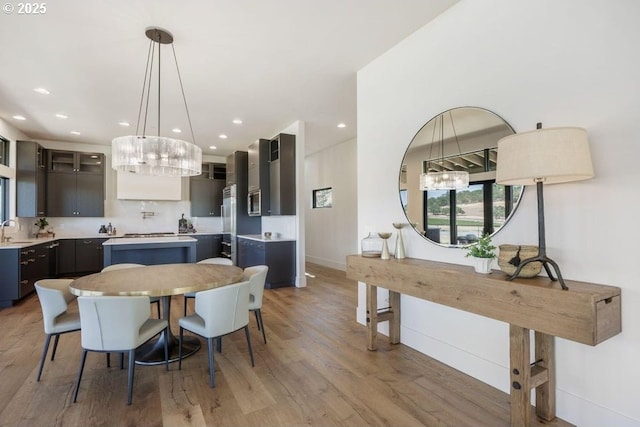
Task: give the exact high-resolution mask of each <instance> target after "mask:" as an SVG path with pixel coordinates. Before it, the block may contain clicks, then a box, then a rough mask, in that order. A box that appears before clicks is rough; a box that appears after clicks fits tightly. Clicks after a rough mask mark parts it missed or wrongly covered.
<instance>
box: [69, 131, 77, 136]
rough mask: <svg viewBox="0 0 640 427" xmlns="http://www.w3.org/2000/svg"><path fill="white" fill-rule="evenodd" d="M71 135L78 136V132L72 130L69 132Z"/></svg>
mask: <svg viewBox="0 0 640 427" xmlns="http://www.w3.org/2000/svg"><path fill="white" fill-rule="evenodd" d="M69 133H70V134H71V135H80V132H78V131H77V130H72V131H71V132H69Z"/></svg>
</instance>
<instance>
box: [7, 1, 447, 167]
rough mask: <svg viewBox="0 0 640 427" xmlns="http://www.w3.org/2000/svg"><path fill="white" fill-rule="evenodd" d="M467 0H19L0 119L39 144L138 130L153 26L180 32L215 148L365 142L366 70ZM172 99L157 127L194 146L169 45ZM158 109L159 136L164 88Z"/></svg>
mask: <svg viewBox="0 0 640 427" xmlns="http://www.w3.org/2000/svg"><path fill="white" fill-rule="evenodd" d="M456 1H457V0H321V1H319V0H268V1H265V0H226V1H225V0H207V1H205V0H190V1H184V2H179V1H176V0H155V1H152V0H92V1H83V0H66V1H57V2H47V3H44V4H45V5H46V11H45V12H44V13H41V14H37V15H36V14H19V13H18V10H17V7H18V3H14V5H15V6H16V9H14V10H13V12H12V13H7V12H6V10H5V13H3V15H2V19H1V20H0V40H1V41H2V44H3V47H2V50H1V53H0V60H1V61H2V71H1V72H0V117H2V118H3V119H5V120H6V121H7V122H8V123H10V124H11V125H13V126H14V127H16V128H17V129H19V130H20V131H22V132H23V133H24V134H26V135H27V136H28V137H29V138H31V139H39V140H56V141H71V142H82V143H91V144H100V145H110V143H111V139H113V138H114V137H116V136H123V135H132V134H136V122H137V117H138V108H139V105H140V99H141V92H142V86H143V80H144V71H145V64H146V61H147V51H148V48H149V40H148V39H147V37H146V36H145V34H144V33H145V29H146V28H148V27H152V26H156V27H161V28H164V29H167V30H168V31H170V32H171V33H172V34H173V36H174V43H173V46H174V48H175V52H176V55H177V60H178V65H179V69H180V75H181V77H182V82H183V86H184V91H185V96H186V101H187V105H188V109H189V114H190V116H191V122H192V125H193V131H194V134H195V141H196V143H197V144H198V145H200V146H201V147H202V148H203V153H204V154H209V155H221V156H226V155H227V154H229V153H230V152H232V151H234V150H236V149H241V150H242V149H246V147H247V146H248V145H249V144H250V143H251V142H252V141H254V140H256V139H257V138H270V137H272V136H274V135H275V134H277V133H278V132H279V131H281V130H282V129H284V128H286V127H287V126H289V125H290V124H292V123H294V122H295V121H297V120H302V121H304V122H305V126H306V127H305V137H306V138H305V139H306V151H307V153H313V152H315V151H318V150H320V149H323V148H326V147H328V146H330V145H333V144H336V143H340V142H343V141H347V140H349V139H352V138H355V137H356V129H357V123H356V72H357V71H358V70H359V69H361V68H362V67H364V66H365V65H367V64H368V63H369V62H371V61H372V60H374V59H375V58H376V57H378V56H380V55H381V54H382V53H384V52H385V51H387V50H388V49H390V48H391V47H393V46H394V45H395V44H397V43H398V42H400V41H401V40H402V39H404V38H406V37H407V36H408V35H410V34H411V33H413V32H414V31H416V30H417V29H418V28H420V27H422V26H423V25H424V24H426V23H427V22H429V21H430V20H432V19H433V18H435V17H436V16H438V15H439V14H441V13H442V12H443V11H444V10H446V9H447V8H448V7H450V6H451V5H452V4H454V3H455V2H456ZM153 83H154V84H155V86H152V91H153V93H155V92H157V81H154V82H153ZM38 87H42V88H46V89H47V90H49V91H50V94H48V95H43V94H40V93H36V92H34V89H35V88H38ZM154 88H155V89H154ZM161 99H162V107H161V121H160V124H161V131H160V134H161V135H163V136H170V137H174V138H179V139H185V140H188V141H192V137H191V132H190V131H189V124H188V120H187V114H186V110H185V106H184V102H183V100H182V95H181V93H180V85H179V81H178V79H177V75H176V72H175V64H174V61H173V54H172V53H171V50H170V48H163V50H162V91H161ZM150 105H151V106H150V108H149V121H148V124H147V133H148V134H156V133H157V121H158V120H157V112H156V111H157V99H156V98H155V97H154V96H153V95H152V98H151V104H150ZM56 114H64V115H66V116H68V118H66V119H61V118H57V117H56V116H55V115H56ZM14 115H22V116H24V117H25V118H26V120H23V121H19V120H16V119H14V118H13V116H14ZM234 119H241V120H242V121H243V123H242V124H240V125H238V124H233V123H232V120H234ZM121 121H127V122H129V123H130V124H131V126H130V127H128V128H126V127H122V126H120V125H119V124H118V123H119V122H121ZM338 123H344V124H345V125H346V127H344V128H338V127H337V125H338ZM176 127H177V128H179V129H182V133H181V134H175V133H173V132H172V131H171V130H172V129H173V128H176ZM71 131H77V132H79V133H80V134H79V135H74V134H71V133H70V132H71ZM220 134H225V135H227V136H228V138H227V139H226V140H223V139H220V138H219V135H220ZM211 145H215V146H217V149H216V150H212V149H209V148H208V147H209V146H211Z"/></svg>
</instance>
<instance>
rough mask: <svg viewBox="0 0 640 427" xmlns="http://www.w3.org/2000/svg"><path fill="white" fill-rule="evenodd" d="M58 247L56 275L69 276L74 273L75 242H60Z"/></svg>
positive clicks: (68, 240)
mask: <svg viewBox="0 0 640 427" xmlns="http://www.w3.org/2000/svg"><path fill="white" fill-rule="evenodd" d="M59 243H60V246H58V274H59V275H60V276H65V275H71V274H74V273H75V272H76V241H75V240H73V239H67V240H60V241H59Z"/></svg>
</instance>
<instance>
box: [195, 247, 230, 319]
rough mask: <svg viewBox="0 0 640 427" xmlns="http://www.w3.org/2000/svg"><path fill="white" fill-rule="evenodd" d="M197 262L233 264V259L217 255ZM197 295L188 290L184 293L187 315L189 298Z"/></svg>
mask: <svg viewBox="0 0 640 427" xmlns="http://www.w3.org/2000/svg"><path fill="white" fill-rule="evenodd" d="M196 264H218V265H233V261H231V260H230V259H229V258H222V257H216V258H206V259H203V260H201V261H198V262H197V263H196ZM195 297H196V293H195V292H187V293H186V294H184V315H185V316H186V315H187V300H188V298H195Z"/></svg>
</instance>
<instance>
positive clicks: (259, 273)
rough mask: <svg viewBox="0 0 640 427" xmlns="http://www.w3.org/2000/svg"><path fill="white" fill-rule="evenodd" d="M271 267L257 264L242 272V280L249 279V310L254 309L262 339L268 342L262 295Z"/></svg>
mask: <svg viewBox="0 0 640 427" xmlns="http://www.w3.org/2000/svg"><path fill="white" fill-rule="evenodd" d="M268 272H269V267H268V266H266V265H256V266H253V267H247V268H245V269H244V273H243V274H242V280H248V281H249V311H253V312H254V313H255V316H256V322H257V323H258V330H259V331H262V339H263V340H264V343H265V344H266V343H267V336H266V335H265V332H264V322H263V321H262V295H263V294H264V284H265V282H266V280H267V273H268Z"/></svg>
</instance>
